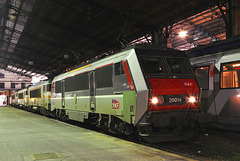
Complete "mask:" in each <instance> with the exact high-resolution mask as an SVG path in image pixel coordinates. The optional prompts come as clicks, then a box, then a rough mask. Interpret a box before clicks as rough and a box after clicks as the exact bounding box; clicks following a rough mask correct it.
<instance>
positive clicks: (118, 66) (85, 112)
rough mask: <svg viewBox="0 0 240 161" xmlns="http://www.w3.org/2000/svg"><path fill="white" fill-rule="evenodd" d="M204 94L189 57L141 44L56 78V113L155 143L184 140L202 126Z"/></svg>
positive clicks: (53, 91)
mask: <svg viewBox="0 0 240 161" xmlns="http://www.w3.org/2000/svg"><path fill="white" fill-rule="evenodd" d="M29 90H30V89H29ZM199 94H200V89H199V86H198V84H197V82H196V80H195V76H194V73H193V71H192V69H191V66H190V63H189V60H188V59H187V57H186V55H185V54H184V53H182V52H179V51H176V50H168V49H166V50H159V48H155V47H149V46H148V47H144V46H138V45H135V46H134V47H131V48H129V49H127V50H124V51H122V52H120V53H118V54H114V55H111V56H108V57H106V58H103V59H100V60H98V61H95V62H92V63H88V64H84V65H82V66H80V67H79V68H76V69H74V70H72V71H69V72H67V73H64V74H61V75H59V76H56V77H55V78H54V79H53V81H52V95H51V111H52V112H54V113H55V114H56V116H57V117H65V118H68V119H71V120H77V121H80V122H88V123H92V124H96V125H97V126H100V127H102V128H105V129H108V130H110V131H113V132H117V133H124V134H131V133H133V131H134V130H133V129H135V130H136V131H137V132H138V134H139V135H140V136H141V137H142V138H143V139H145V140H147V141H150V142H151V141H154V142H157V141H173V140H183V139H189V138H192V137H193V134H194V132H195V130H196V129H197V127H198V125H199V115H200V102H199V99H200V98H199V96H200V95H199Z"/></svg>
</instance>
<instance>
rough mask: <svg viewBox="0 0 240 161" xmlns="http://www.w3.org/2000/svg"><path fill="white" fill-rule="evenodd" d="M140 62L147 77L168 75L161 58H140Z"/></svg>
mask: <svg viewBox="0 0 240 161" xmlns="http://www.w3.org/2000/svg"><path fill="white" fill-rule="evenodd" d="M140 60H141V63H142V67H143V70H144V73H145V74H147V75H152V74H154V75H156V74H167V73H168V72H167V69H166V65H165V64H164V60H163V58H162V57H141V58H140Z"/></svg>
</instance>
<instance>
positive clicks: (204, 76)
mask: <svg viewBox="0 0 240 161" xmlns="http://www.w3.org/2000/svg"><path fill="white" fill-rule="evenodd" d="M239 45H240V41H239V38H238V39H229V40H226V41H223V42H218V43H214V44H210V45H209V46H206V47H204V48H200V49H195V50H193V51H190V52H189V57H190V61H191V63H192V65H193V66H194V68H195V74H196V76H197V78H198V80H199V83H200V86H201V87H202V89H203V90H202V101H201V102H202V108H203V109H204V110H205V111H206V112H207V113H208V114H209V115H210V121H211V122H212V123H215V124H212V125H217V126H218V127H221V128H225V129H230V130H236V131H239V130H240V128H239V127H240V108H239V107H240V49H239ZM211 122H210V123H211ZM216 123H217V124H216Z"/></svg>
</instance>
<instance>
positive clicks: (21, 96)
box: [17, 88, 28, 108]
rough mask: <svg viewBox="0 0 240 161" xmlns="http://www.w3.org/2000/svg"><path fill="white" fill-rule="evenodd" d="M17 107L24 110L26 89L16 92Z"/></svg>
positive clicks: (26, 95) (26, 104)
mask: <svg viewBox="0 0 240 161" xmlns="http://www.w3.org/2000/svg"><path fill="white" fill-rule="evenodd" d="M17 93H18V106H19V107H20V108H24V107H27V106H28V89H27V88H25V89H21V90H19V91H18V92H17Z"/></svg>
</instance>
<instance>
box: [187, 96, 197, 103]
mask: <svg viewBox="0 0 240 161" xmlns="http://www.w3.org/2000/svg"><path fill="white" fill-rule="evenodd" d="M188 102H189V103H195V102H196V98H195V97H193V96H191V97H189V98H188Z"/></svg>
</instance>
